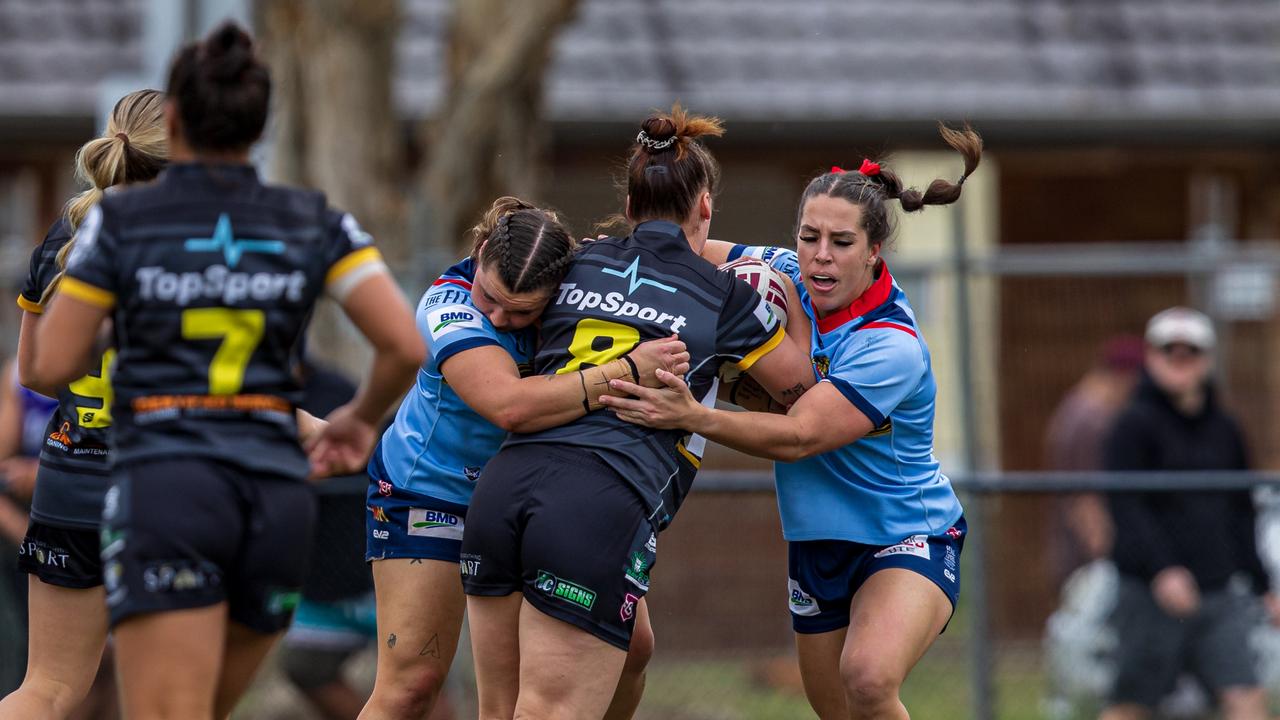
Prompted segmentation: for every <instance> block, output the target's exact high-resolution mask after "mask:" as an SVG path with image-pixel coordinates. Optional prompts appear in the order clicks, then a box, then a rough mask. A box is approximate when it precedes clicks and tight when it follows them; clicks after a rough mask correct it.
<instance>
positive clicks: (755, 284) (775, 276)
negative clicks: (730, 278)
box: [720, 257, 787, 327]
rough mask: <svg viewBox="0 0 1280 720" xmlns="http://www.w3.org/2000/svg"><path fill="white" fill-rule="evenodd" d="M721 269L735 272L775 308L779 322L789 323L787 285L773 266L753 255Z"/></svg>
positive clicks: (784, 324)
mask: <svg viewBox="0 0 1280 720" xmlns="http://www.w3.org/2000/svg"><path fill="white" fill-rule="evenodd" d="M720 269H721V270H727V271H728V272H731V273H733V274H734V275H735V276H736V277H737V278H738V279H739V280H742V281H744V282H746V283H747V284H748V285H750V286H751V289H752V290H755V291H756V292H757V293H759V294H760V297H762V298H764V301H765V303H767V304H768V305H769V308H770V309H771V310H773V314H774V316H775V317H777V318H778V322H780V323H782V325H783V327H786V325H787V286H786V285H785V284H784V283H783V281H782V274H781V273H779V272H778V271H777V270H774V269H773V266H772V265H770V264H769V263H766V262H764V261H761V260H757V259H755V258H752V257H742V258H738V259H737V260H732V261H730V262H727V263H725V264H723V265H721V266H720Z"/></svg>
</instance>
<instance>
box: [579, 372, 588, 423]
mask: <svg viewBox="0 0 1280 720" xmlns="http://www.w3.org/2000/svg"><path fill="white" fill-rule="evenodd" d="M578 380H579V381H581V382H582V409H583V410H586V411H587V412H588V413H590V412H591V393H589V392H587V374H586V373H584V372H582V371H581V370H579V371H578Z"/></svg>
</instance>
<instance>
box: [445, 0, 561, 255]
mask: <svg viewBox="0 0 1280 720" xmlns="http://www.w3.org/2000/svg"><path fill="white" fill-rule="evenodd" d="M577 5H578V2H577V0H466V1H465V2H459V3H458V4H457V5H456V9H455V11H454V13H455V14H454V18H453V27H452V32H451V34H450V47H449V55H448V72H449V86H448V91H447V93H446V99H445V102H444V103H443V105H442V106H441V108H440V110H439V112H438V113H437V115H436V118H435V120H434V121H433V122H432V123H431V126H430V128H429V130H428V131H427V134H428V138H429V143H428V144H429V146H430V148H431V157H430V162H429V163H428V165H427V166H426V170H425V172H424V173H423V177H422V178H421V183H422V185H423V187H424V189H425V191H426V194H427V198H428V201H429V204H430V212H431V220H432V224H433V226H434V228H435V237H437V238H440V242H441V243H451V244H453V246H454V247H456V248H457V250H458V252H460V253H461V252H465V251H466V250H467V247H466V237H465V235H464V233H465V231H466V229H467V228H468V227H470V225H471V224H472V222H473V221H474V220H475V219H476V218H478V217H479V215H480V214H481V213H482V212H483V210H485V209H486V208H487V207H488V205H489V203H490V202H492V201H493V199H494V198H495V197H497V196H499V195H504V194H517V195H526V196H532V195H533V194H534V192H535V190H536V185H537V169H538V167H539V163H538V158H539V157H540V156H541V155H542V151H543V149H544V148H545V146H546V129H545V125H544V124H543V123H542V79H543V76H544V75H545V73H546V70H547V66H548V64H549V63H550V59H551V47H552V43H553V42H554V40H555V37H556V35H557V33H558V30H559V29H560V28H562V27H563V26H564V25H565V23H567V22H568V21H569V20H570V19H571V18H572V16H573V12H574V10H575V9H576V8H577ZM531 199H536V198H531Z"/></svg>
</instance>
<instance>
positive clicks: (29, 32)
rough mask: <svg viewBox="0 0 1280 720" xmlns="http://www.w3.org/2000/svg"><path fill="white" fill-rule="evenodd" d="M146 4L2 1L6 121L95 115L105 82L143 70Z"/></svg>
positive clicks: (0, 109)
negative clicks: (9, 118) (23, 117)
mask: <svg viewBox="0 0 1280 720" xmlns="http://www.w3.org/2000/svg"><path fill="white" fill-rule="evenodd" d="M146 2H147V0H0V116H9V117H12V116H35V117H38V116H51V117H66V116H81V115H83V116H89V115H92V113H94V112H95V109H96V107H97V101H98V91H97V87H98V83H99V82H100V81H102V80H103V79H104V78H107V77H109V76H111V75H113V74H117V73H120V74H124V73H129V74H133V73H138V72H140V71H141V70H142V63H143V58H142V11H143V6H144V4H145V3H146Z"/></svg>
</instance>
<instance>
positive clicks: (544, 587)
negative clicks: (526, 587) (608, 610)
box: [533, 570, 596, 610]
mask: <svg viewBox="0 0 1280 720" xmlns="http://www.w3.org/2000/svg"><path fill="white" fill-rule="evenodd" d="M533 586H534V587H535V588H537V589H538V590H540V591H542V592H544V593H546V594H548V595H550V596H551V597H554V598H559V599H561V600H563V601H565V602H567V603H569V604H570V605H577V606H578V607H581V608H584V609H586V610H590V609H591V608H592V607H594V606H595V604H596V592H595V591H594V590H592V589H590V588H586V587H583V586H581V585H579V584H577V583H575V582H571V581H569V580H563V579H561V578H558V577H556V576H555V575H552V574H551V573H549V572H547V571H546V570H539V571H538V579H537V580H536V581H535V582H534V584H533Z"/></svg>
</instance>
